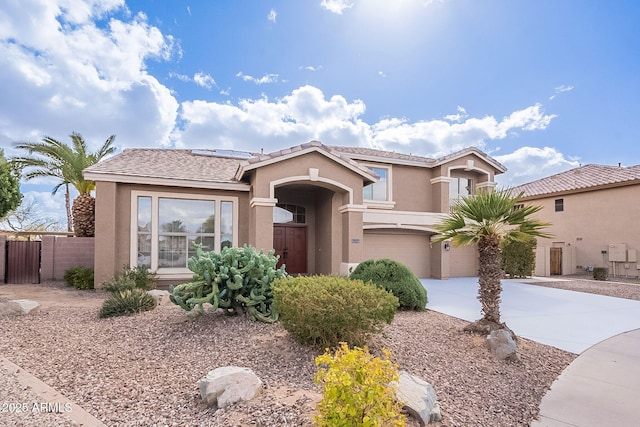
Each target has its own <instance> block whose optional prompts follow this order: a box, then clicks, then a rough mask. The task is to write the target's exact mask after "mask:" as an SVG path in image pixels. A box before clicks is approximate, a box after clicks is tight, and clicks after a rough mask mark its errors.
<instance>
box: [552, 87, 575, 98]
mask: <svg viewBox="0 0 640 427" xmlns="http://www.w3.org/2000/svg"><path fill="white" fill-rule="evenodd" d="M553 90H554V94H553V95H551V96H550V97H549V100H553V99H555V97H556V96H557V95H558V94H559V93H562V92H571V91H572V90H573V86H570V85H569V86H567V85H560V86H558V87H556V88H554V89H553Z"/></svg>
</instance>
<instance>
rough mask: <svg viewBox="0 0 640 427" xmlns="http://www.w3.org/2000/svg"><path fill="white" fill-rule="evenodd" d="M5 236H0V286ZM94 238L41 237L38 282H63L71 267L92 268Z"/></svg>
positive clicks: (5, 269) (4, 270)
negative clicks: (66, 272) (65, 273)
mask: <svg viewBox="0 0 640 427" xmlns="http://www.w3.org/2000/svg"><path fill="white" fill-rule="evenodd" d="M6 242H7V236H6V235H0V284H2V283H4V281H5V277H6V272H7V266H6V262H7V252H6ZM94 252H95V238H94V237H66V236H42V246H41V249H40V282H41V283H44V282H48V281H52V280H63V279H64V272H65V271H66V270H68V269H69V268H71V267H78V266H82V267H87V268H93V264H94V260H93V255H94Z"/></svg>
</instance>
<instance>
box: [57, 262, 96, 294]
mask: <svg viewBox="0 0 640 427" xmlns="http://www.w3.org/2000/svg"><path fill="white" fill-rule="evenodd" d="M63 278H64V281H65V282H67V284H68V285H69V286H73V287H74V288H76V289H79V290H86V289H93V269H92V268H87V267H82V266H78V267H71V268H69V269H67V270H65V272H64V276H63Z"/></svg>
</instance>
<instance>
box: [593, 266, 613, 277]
mask: <svg viewBox="0 0 640 427" xmlns="http://www.w3.org/2000/svg"><path fill="white" fill-rule="evenodd" d="M608 275H609V269H608V268H605V267H594V268H593V278H594V279H595V280H607V276H608Z"/></svg>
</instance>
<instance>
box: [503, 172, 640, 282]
mask: <svg viewBox="0 0 640 427" xmlns="http://www.w3.org/2000/svg"><path fill="white" fill-rule="evenodd" d="M513 191H514V192H524V198H523V201H524V202H525V203H528V204H533V205H540V206H542V207H543V209H542V210H541V211H540V212H539V213H538V214H536V217H537V218H538V219H541V220H543V221H545V222H550V223H551V224H552V225H551V227H549V229H548V230H549V231H550V233H551V234H553V236H554V237H553V238H551V239H538V252H537V256H536V271H535V274H537V275H542V276H550V275H560V274H575V273H579V272H584V271H585V270H590V269H592V268H593V267H607V268H609V276H625V277H638V273H639V272H640V264H639V263H638V251H639V250H640V221H638V218H640V165H636V166H629V167H622V166H602V165H586V166H581V167H578V168H575V169H571V170H569V171H566V172H562V173H559V174H557V175H553V176H550V177H547V178H543V179H539V180H537V181H533V182H530V183H527V184H524V185H521V186H518V187H514V188H513Z"/></svg>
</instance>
